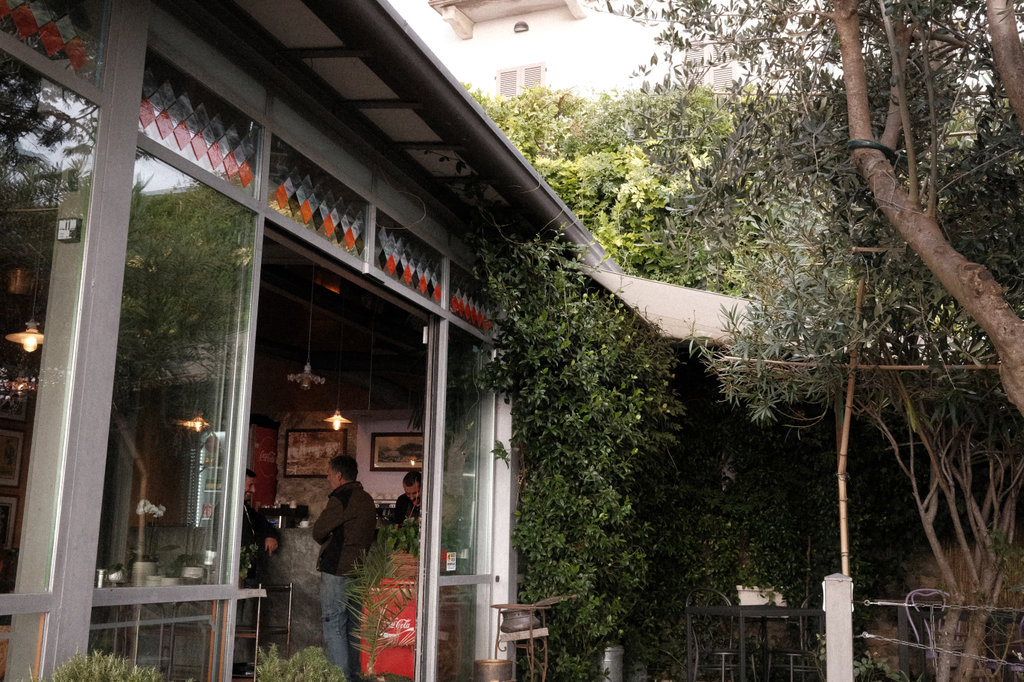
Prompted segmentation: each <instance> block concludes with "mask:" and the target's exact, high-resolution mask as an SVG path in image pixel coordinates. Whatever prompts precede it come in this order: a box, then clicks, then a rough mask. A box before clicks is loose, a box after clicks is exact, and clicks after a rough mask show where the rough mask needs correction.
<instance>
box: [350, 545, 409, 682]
mask: <svg viewBox="0 0 1024 682" xmlns="http://www.w3.org/2000/svg"><path fill="white" fill-rule="evenodd" d="M417 550H418V547H417ZM403 553H405V550H399V549H398V542H397V540H396V538H395V536H394V534H393V533H388V532H385V533H383V534H382V537H381V538H378V540H377V543H376V544H375V545H374V546H373V547H372V548H371V549H370V551H369V552H367V554H366V556H365V557H363V560H362V561H361V562H359V563H358V564H357V565H356V567H355V570H354V576H353V578H352V581H351V582H350V584H349V592H348V594H349V603H350V604H353V605H354V607H353V612H354V615H355V616H356V617H357V618H358V619H359V627H358V628H357V629H356V634H357V635H358V637H359V645H358V647H359V650H360V651H362V652H363V653H365V654H366V656H367V664H366V676H367V677H370V678H377V677H378V674H377V658H378V657H379V656H380V654H381V653H382V652H383V651H385V650H386V649H390V648H391V647H396V646H412V645H413V644H414V642H415V640H416V633H415V630H414V629H411V628H410V629H408V630H405V631H402V632H399V633H395V632H389V631H390V630H392V628H393V627H394V626H395V624H396V621H397V620H398V619H399V615H400V614H401V613H402V611H403V610H404V609H405V608H406V606H408V605H409V604H410V602H412V601H413V600H415V599H416V564H415V563H412V564H410V563H409V562H407V561H404V560H402V559H400V558H399V557H400V556H401V555H402V554H403ZM410 555H411V553H410ZM356 609H358V612H356Z"/></svg>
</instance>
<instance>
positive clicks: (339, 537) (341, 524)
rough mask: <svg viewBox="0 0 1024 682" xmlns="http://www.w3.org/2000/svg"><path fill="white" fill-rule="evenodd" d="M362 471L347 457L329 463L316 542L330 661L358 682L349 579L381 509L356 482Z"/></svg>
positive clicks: (315, 528)
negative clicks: (327, 486)
mask: <svg viewBox="0 0 1024 682" xmlns="http://www.w3.org/2000/svg"><path fill="white" fill-rule="evenodd" d="M358 475H359V465H358V464H356V461H355V460H354V459H353V458H351V457H348V456H345V455H339V456H337V457H335V458H334V459H332V460H331V462H330V465H329V467H328V471H327V482H328V483H330V484H331V488H332V491H331V494H330V495H329V496H328V498H327V508H326V509H324V511H323V513H322V514H320V518H318V519H317V520H316V523H314V524H313V539H314V540H316V541H317V542H318V543H319V544H320V545H321V547H322V549H321V550H320V558H319V559H318V560H317V562H316V568H317V570H318V571H320V606H321V609H322V610H323V618H324V645H325V648H326V649H327V658H328V659H329V660H330V661H331V663H333V664H334V665H336V666H338V667H339V668H341V669H342V671H343V672H344V673H345V679H346V680H358V679H359V676H358V673H359V671H360V667H361V666H360V662H359V649H358V648H357V647H356V645H357V644H358V640H357V639H356V638H355V636H354V634H355V633H354V631H355V629H356V628H357V627H358V622H357V621H356V618H355V616H354V615H353V614H352V612H351V611H350V610H349V604H348V594H347V592H348V586H349V583H350V582H351V579H350V577H349V574H350V573H351V571H352V568H353V566H354V565H355V563H356V562H357V561H359V560H360V559H361V558H362V557H363V555H364V554H365V553H366V551H367V550H368V549H369V548H370V545H371V544H372V543H373V540H374V538H375V537H376V535H377V508H376V506H375V505H374V503H373V498H372V497H371V496H370V494H369V493H367V492H366V491H365V490H363V486H362V484H360V483H357V482H356V478H357V477H358Z"/></svg>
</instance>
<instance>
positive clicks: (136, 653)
mask: <svg viewBox="0 0 1024 682" xmlns="http://www.w3.org/2000/svg"><path fill="white" fill-rule="evenodd" d="M225 605H226V603H225V602H211V601H200V602H179V603H169V604H137V605H131V606H106V607H101V608H96V609H93V610H92V622H91V624H90V626H89V651H90V653H91V652H94V651H100V652H102V653H104V654H115V655H117V656H121V657H122V658H127V659H128V660H130V661H131V662H132V663H133V664H135V665H136V666H140V667H141V666H146V667H151V668H156V669H157V670H159V671H160V672H161V673H162V674H163V675H164V676H165V677H166V678H167V679H169V680H189V679H191V680H196V682H206V681H208V680H216V679H220V675H219V672H220V661H219V656H220V652H221V646H220V642H219V640H220V638H221V637H223V621H224V609H225Z"/></svg>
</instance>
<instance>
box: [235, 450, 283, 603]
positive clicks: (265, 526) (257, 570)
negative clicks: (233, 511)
mask: <svg viewBox="0 0 1024 682" xmlns="http://www.w3.org/2000/svg"><path fill="white" fill-rule="evenodd" d="M255 493H256V472H255V471H253V470H252V469H246V470H245V502H244V503H243V507H242V509H243V514H242V547H248V546H249V545H256V546H257V547H259V550H258V551H257V552H256V556H255V557H254V558H253V563H252V566H251V567H250V569H249V573H248V575H247V576H246V578H245V583H246V587H255V586H257V585H259V584H260V583H261V582H263V578H264V574H265V572H266V564H267V559H269V558H270V557H272V556H274V552H275V551H276V550H277V545H278V539H279V538H280V537H281V534H280V533H279V532H278V530H277V528H276V527H275V526H274V524H272V523H271V522H270V521H269V520H268V519H267V517H266V516H264V515H263V514H260V513H259V512H258V511H256V510H255V509H253V507H252V496H253V495H254V494H255Z"/></svg>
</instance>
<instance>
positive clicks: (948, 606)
mask: <svg viewBox="0 0 1024 682" xmlns="http://www.w3.org/2000/svg"><path fill="white" fill-rule="evenodd" d="M853 603H854V604H862V605H864V606H909V607H911V608H916V609H923V608H933V607H938V608H942V609H945V610H946V611H950V610H953V609H958V610H960V611H988V612H990V613H991V612H996V611H1000V612H1004V613H1024V609H1014V608H1010V607H1009V606H979V605H967V604H946V605H945V606H943V605H942V604H941V603H940V602H935V603H931V604H928V603H921V604H917V605H914V604H908V603H906V602H902V601H871V600H870V599H865V600H863V601H854V602H853Z"/></svg>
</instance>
